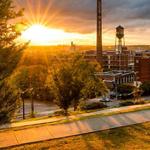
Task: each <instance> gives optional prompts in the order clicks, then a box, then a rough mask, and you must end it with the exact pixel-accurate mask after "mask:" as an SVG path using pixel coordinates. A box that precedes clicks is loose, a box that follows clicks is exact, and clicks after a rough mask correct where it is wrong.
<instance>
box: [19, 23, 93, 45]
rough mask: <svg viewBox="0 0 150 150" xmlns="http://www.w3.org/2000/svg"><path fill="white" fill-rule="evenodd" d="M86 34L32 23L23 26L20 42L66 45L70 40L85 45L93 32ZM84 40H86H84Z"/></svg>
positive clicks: (91, 37)
mask: <svg viewBox="0 0 150 150" xmlns="http://www.w3.org/2000/svg"><path fill="white" fill-rule="evenodd" d="M87 37H88V36H87V35H82V34H80V33H70V32H65V31H64V30H63V29H54V28H50V27H48V26H45V25H42V24H32V25H29V26H27V27H25V30H24V31H22V34H21V39H20V41H21V42H28V41H29V42H30V45H36V46H38V45H42V46H44V45H64V44H65V45H68V44H70V43H71V41H75V43H77V42H78V43H80V44H83V45H85V44H84V43H86V42H87V41H89V42H90V41H91V40H92V39H93V34H89V37H90V39H88V38H87ZM85 41H86V42H85Z"/></svg>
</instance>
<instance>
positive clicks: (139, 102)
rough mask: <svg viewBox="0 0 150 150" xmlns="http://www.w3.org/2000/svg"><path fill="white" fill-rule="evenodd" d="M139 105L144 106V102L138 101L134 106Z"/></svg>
mask: <svg viewBox="0 0 150 150" xmlns="http://www.w3.org/2000/svg"><path fill="white" fill-rule="evenodd" d="M141 104H145V101H144V100H140V101H137V102H135V105H141Z"/></svg>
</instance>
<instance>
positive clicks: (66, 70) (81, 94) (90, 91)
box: [48, 55, 107, 115]
mask: <svg viewBox="0 0 150 150" xmlns="http://www.w3.org/2000/svg"><path fill="white" fill-rule="evenodd" d="M97 65H98V64H97ZM96 71H97V66H96V65H95V64H94V63H93V64H92V63H89V62H86V61H85V60H84V59H83V57H82V56H81V55H73V57H71V59H70V60H69V61H67V60H66V62H59V66H57V69H56V67H55V69H53V71H52V72H51V79H50V80H49V83H48V84H49V85H50V87H51V90H52V92H53V94H54V98H55V102H56V104H57V105H58V106H59V107H60V108H62V109H63V110H64V112H65V115H67V113H68V108H69V106H70V105H71V104H73V106H74V110H76V109H77V106H78V104H79V100H80V99H81V98H84V99H87V98H93V97H96V96H98V95H101V94H104V93H105V92H107V88H106V86H105V85H104V83H103V82H102V80H101V79H99V78H98V77H97V76H95V72H96Z"/></svg>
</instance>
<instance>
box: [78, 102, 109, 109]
mask: <svg viewBox="0 0 150 150" xmlns="http://www.w3.org/2000/svg"><path fill="white" fill-rule="evenodd" d="M106 107H107V106H106V105H105V104H103V103H100V102H95V103H91V104H86V105H84V106H82V107H81V110H92V109H100V108H106Z"/></svg>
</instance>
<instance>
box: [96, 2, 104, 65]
mask: <svg viewBox="0 0 150 150" xmlns="http://www.w3.org/2000/svg"><path fill="white" fill-rule="evenodd" d="M96 49H97V61H98V62H100V63H101V65H102V63H103V56H102V55H103V54H102V50H103V48H102V0H97V46H96Z"/></svg>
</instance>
